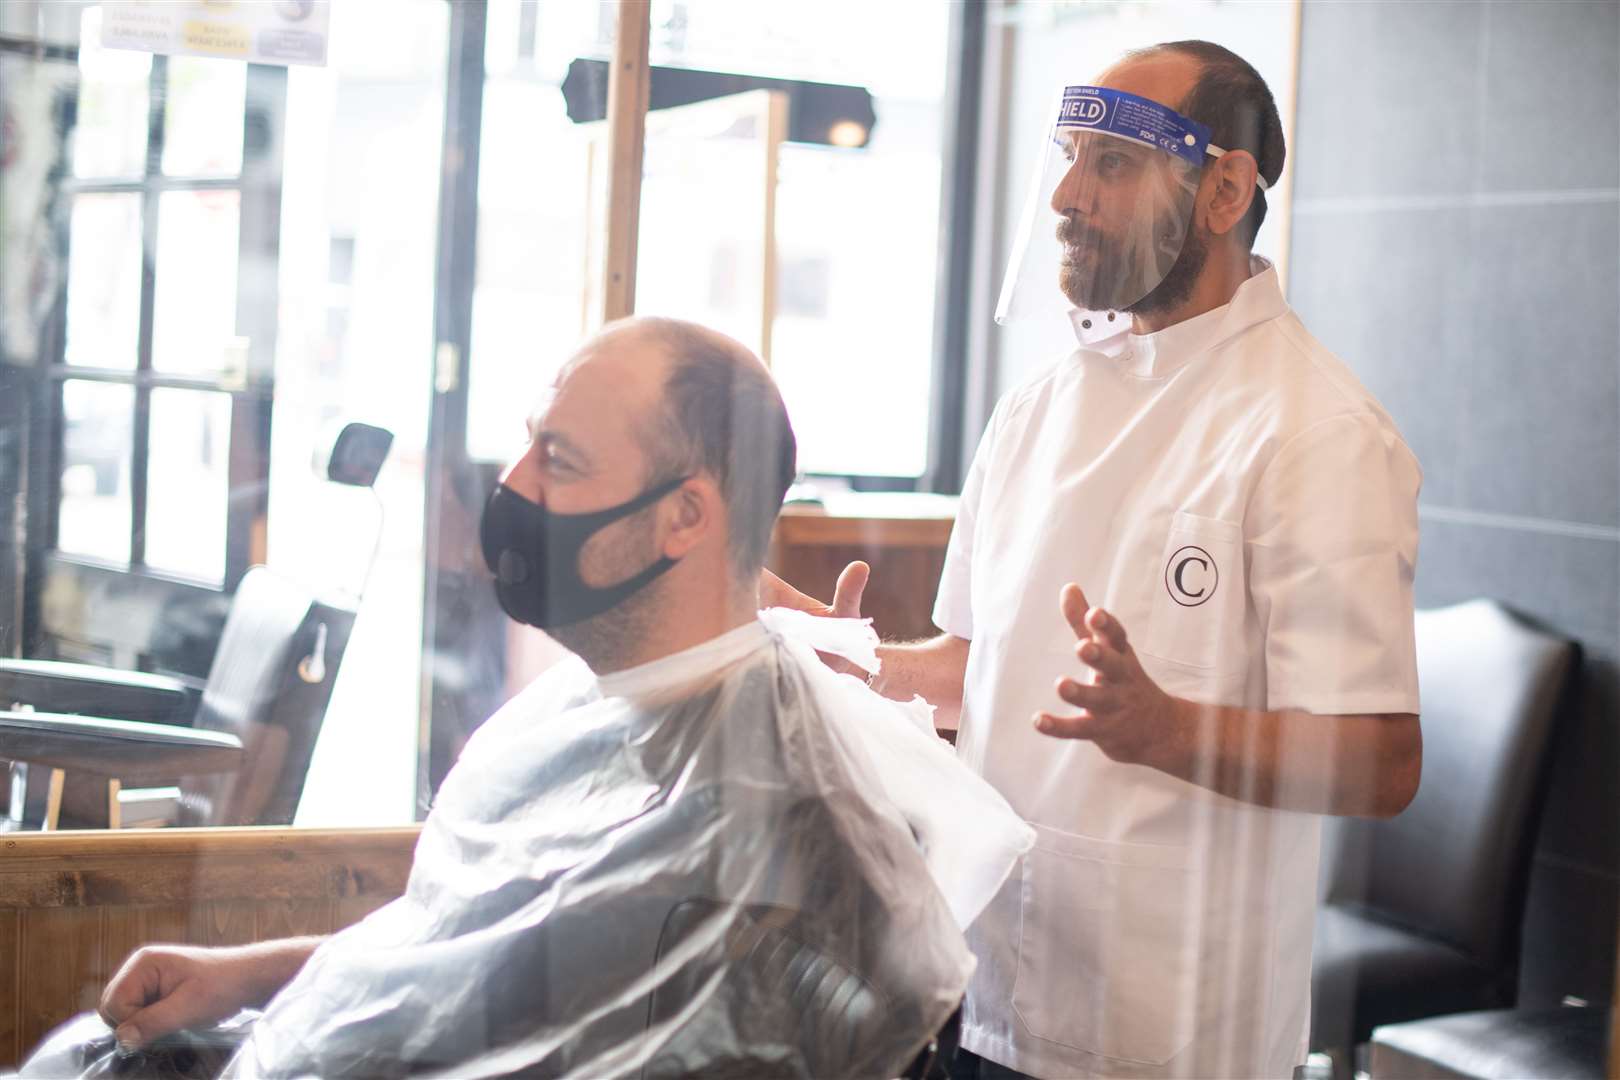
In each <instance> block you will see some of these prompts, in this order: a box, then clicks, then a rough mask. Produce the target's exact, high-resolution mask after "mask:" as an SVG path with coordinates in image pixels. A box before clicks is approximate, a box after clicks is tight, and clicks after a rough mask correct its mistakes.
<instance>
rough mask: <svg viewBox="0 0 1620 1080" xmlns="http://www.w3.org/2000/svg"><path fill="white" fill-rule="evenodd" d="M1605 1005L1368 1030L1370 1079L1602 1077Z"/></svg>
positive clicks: (1483, 1014) (1466, 1015) (1503, 1012)
mask: <svg viewBox="0 0 1620 1080" xmlns="http://www.w3.org/2000/svg"><path fill="white" fill-rule="evenodd" d="M1608 1026H1609V1010H1607V1009H1593V1008H1564V1009H1539V1010H1523V1011H1521V1010H1517V1009H1497V1010H1491V1011H1488V1012H1476V1013H1463V1014H1460V1015H1458V1016H1441V1017H1436V1018H1434V1019H1432V1020H1415V1021H1412V1022H1411V1023H1406V1024H1394V1025H1391V1026H1388V1027H1381V1028H1378V1029H1377V1030H1375V1031H1374V1032H1373V1037H1372V1047H1371V1054H1370V1055H1369V1060H1370V1072H1371V1075H1372V1077H1373V1080H1441V1078H1444V1080H1525V1078H1527V1077H1546V1078H1549V1080H1552V1078H1556V1080H1602V1077H1603V1076H1604V1074H1605V1073H1604V1051H1605V1047H1606V1044H1607V1042H1608V1038H1607V1035H1608Z"/></svg>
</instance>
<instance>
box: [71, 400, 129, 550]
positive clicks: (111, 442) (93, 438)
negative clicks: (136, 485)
mask: <svg viewBox="0 0 1620 1080" xmlns="http://www.w3.org/2000/svg"><path fill="white" fill-rule="evenodd" d="M62 420H63V433H62V444H63V445H62V503H61V516H60V518H59V519H58V524H57V548H58V549H59V550H61V551H64V552H67V553H68V554H71V555H88V556H90V557H92V558H96V559H105V560H107V561H108V562H115V563H128V562H129V533H130V528H129V521H130V494H129V463H130V454H131V451H130V448H131V446H132V445H133V443H134V424H135V390H134V388H133V387H130V386H116V385H111V384H107V383H95V382H86V381H84V380H82V379H69V380H67V381H66V382H64V383H63V384H62Z"/></svg>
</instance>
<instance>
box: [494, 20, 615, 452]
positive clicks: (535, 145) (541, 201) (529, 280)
mask: <svg viewBox="0 0 1620 1080" xmlns="http://www.w3.org/2000/svg"><path fill="white" fill-rule="evenodd" d="M598 15H599V13H598V11H597V10H596V5H594V4H546V5H540V6H536V5H532V4H530V5H522V4H518V3H515V2H512V0H504V2H503V0H497V2H495V3H492V4H491V5H490V7H489V25H488V32H487V34H486V36H485V45H484V49H485V57H484V63H485V78H484V115H483V121H482V135H481V138H480V147H479V165H478V270H477V275H476V278H475V285H474V289H473V309H472V352H471V355H470V357H469V359H468V363H469V368H470V375H469V378H468V387H467V417H468V423H467V453H468V454H469V455H470V456H471V457H472V458H474V459H476V460H481V461H505V460H508V459H510V458H511V457H513V456H515V455H516V453H517V452H518V451H519V450H520V449H521V448H522V446H523V442H524V439H525V436H524V434H523V419H524V417H525V416H527V415H528V412H529V408H530V406H532V405H533V404H534V401H535V398H536V396H537V395H538V393H539V391H540V389H541V388H542V387H544V386H546V385H548V384H549V383H550V382H551V379H552V377H553V376H554V375H555V374H556V371H557V368H558V367H559V366H560V365H561V364H562V362H563V360H565V359H567V356H568V354H569V353H570V352H572V351H573V348H574V346H575V345H577V344H578V343H579V341H580V339H581V338H582V337H583V336H584V334H585V331H586V327H587V324H588V322H589V321H590V319H592V318H594V317H595V316H594V314H593V313H592V312H591V310H590V306H591V305H590V303H589V295H588V294H589V291H590V285H591V283H590V280H589V278H590V265H589V260H588V256H587V251H588V248H589V242H590V240H591V237H590V234H589V232H588V229H589V226H590V223H591V221H592V220H593V216H592V215H593V213H595V211H590V212H586V211H583V210H582V208H583V207H585V206H587V205H589V204H590V200H591V198H592V186H593V174H592V168H591V166H592V161H593V147H592V145H591V134H592V130H593V128H592V127H591V126H581V125H578V124H575V123H573V122H572V121H571V120H569V119H568V112H567V107H566V102H565V101H564V99H563V95H562V94H561V93H560V92H559V91H558V86H559V85H560V84H561V83H562V80H563V78H564V76H565V75H566V74H567V69H568V63H569V61H570V60H572V59H573V58H574V57H576V56H582V55H592V54H594V53H595V52H597V51H598V38H599V33H600V30H601V25H600V19H599V17H598ZM600 149H601V148H600V147H596V148H594V150H595V151H598V152H599V151H600ZM595 160H600V158H599V157H598V158H596V159H595ZM599 174H600V168H598V175H597V176H596V177H594V180H595V186H596V187H597V188H598V189H600V188H601V187H602V184H601V176H600V175H599ZM596 240H597V241H598V242H600V237H596Z"/></svg>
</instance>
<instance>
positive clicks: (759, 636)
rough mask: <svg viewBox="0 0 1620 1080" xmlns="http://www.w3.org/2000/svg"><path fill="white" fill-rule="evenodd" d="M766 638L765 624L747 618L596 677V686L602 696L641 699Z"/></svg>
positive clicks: (721, 664)
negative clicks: (664, 653) (732, 627)
mask: <svg viewBox="0 0 1620 1080" xmlns="http://www.w3.org/2000/svg"><path fill="white" fill-rule="evenodd" d="M768 637H770V632H769V631H768V630H766V629H765V625H764V624H763V623H761V622H760V621H759V619H757V618H754V619H750V620H749V621H747V622H745V623H743V624H742V625H741V626H739V627H737V628H736V629H735V630H728V631H726V632H725V633H724V634H721V635H719V636H718V637H712V638H710V639H709V640H708V641H703V642H699V643H698V644H696V645H693V646H692V647H691V648H689V649H682V650H681V651H680V652H676V653H670V654H669V655H668V656H660V657H659V658H658V659H657V660H649V661H647V663H645V664H637V665H636V666H635V667H632V668H625V669H624V670H623V671H615V672H613V673H612V674H610V675H599V676H597V678H596V686H597V689H598V690H600V691H601V693H602V696H603V697H645V696H646V695H648V694H653V693H657V692H658V691H661V690H667V689H670V688H671V687H675V686H682V685H684V684H686V683H689V682H691V681H692V680H694V679H700V678H702V677H703V676H705V675H710V674H713V673H714V672H716V671H719V670H720V669H721V668H723V667H725V666H727V665H728V664H733V663H735V662H736V661H738V660H740V659H741V658H742V657H744V656H747V655H748V654H749V653H751V652H753V651H754V650H755V649H757V648H759V646H760V645H761V644H763V643H764V642H765V640H766V639H767V638H768Z"/></svg>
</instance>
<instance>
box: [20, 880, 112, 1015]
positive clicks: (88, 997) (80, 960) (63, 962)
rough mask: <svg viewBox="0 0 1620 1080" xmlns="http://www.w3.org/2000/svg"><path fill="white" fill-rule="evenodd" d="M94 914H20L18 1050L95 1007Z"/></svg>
mask: <svg viewBox="0 0 1620 1080" xmlns="http://www.w3.org/2000/svg"><path fill="white" fill-rule="evenodd" d="M101 916H102V912H101V909H100V908H93V907H92V908H75V907H54V908H38V909H35V910H33V911H27V912H24V913H23V924H22V948H21V954H22V955H21V957H20V964H19V970H20V972H21V979H20V980H19V991H20V1013H21V1022H20V1023H19V1024H18V1036H19V1041H20V1042H21V1045H22V1046H24V1047H32V1046H33V1045H34V1044H35V1043H37V1042H39V1039H40V1036H42V1035H44V1034H45V1033H46V1032H47V1031H50V1030H51V1029H52V1028H53V1027H55V1026H56V1025H58V1024H60V1023H61V1022H62V1021H63V1020H66V1019H67V1018H68V1017H70V1016H73V1015H74V1014H76V1013H81V1012H83V1011H84V1010H86V1009H93V1008H95V1007H96V1002H97V1000H98V999H99V998H100V996H101V987H102V986H103V985H105V984H106V981H107V975H108V972H107V970H106V968H105V967H104V966H103V960H102V949H101V938H102V934H101V931H102V924H101Z"/></svg>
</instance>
